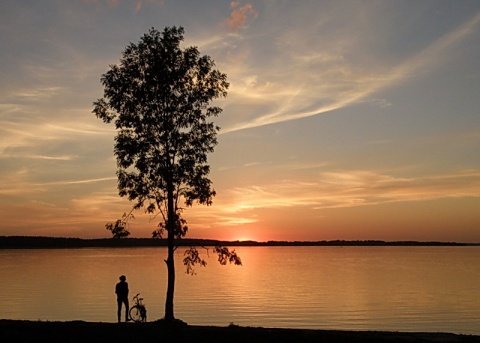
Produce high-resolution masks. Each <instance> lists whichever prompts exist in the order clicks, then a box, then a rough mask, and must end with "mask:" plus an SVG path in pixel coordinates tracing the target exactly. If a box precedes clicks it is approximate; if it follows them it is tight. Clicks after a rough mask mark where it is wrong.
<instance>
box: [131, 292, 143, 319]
mask: <svg viewBox="0 0 480 343" xmlns="http://www.w3.org/2000/svg"><path fill="white" fill-rule="evenodd" d="M139 295H140V293H138V294H137V295H136V296H134V297H133V301H134V302H135V305H133V306H132V308H130V312H129V314H130V319H131V320H133V321H134V322H135V323H141V322H146V321H147V308H146V307H145V305H144V304H143V302H142V301H143V298H139V297H138V296H139Z"/></svg>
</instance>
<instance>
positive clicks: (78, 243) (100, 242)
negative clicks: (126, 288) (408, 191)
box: [0, 236, 480, 249]
mask: <svg viewBox="0 0 480 343" xmlns="http://www.w3.org/2000/svg"><path fill="white" fill-rule="evenodd" d="M177 243H178V246H205V247H207V246H216V245H223V246H230V247H235V246H260V247H262V246H473V245H480V244H479V243H455V242H416V241H395V242H386V241H378V240H365V241H360V240H359V241H344V240H334V241H268V242H255V241H218V240H213V239H182V240H179V241H178V242H177ZM162 246H167V241H166V240H165V239H153V238H122V239H113V238H101V239H82V238H64V237H37V236H0V249H46V248H58V249H65V248H126V247H162Z"/></svg>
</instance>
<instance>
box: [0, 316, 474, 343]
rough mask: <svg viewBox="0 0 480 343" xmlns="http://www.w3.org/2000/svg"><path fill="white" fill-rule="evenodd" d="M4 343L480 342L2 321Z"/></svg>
mask: <svg viewBox="0 0 480 343" xmlns="http://www.w3.org/2000/svg"><path fill="white" fill-rule="evenodd" d="M0 341H1V342H71V343H76V342H102V343H105V342H115V343H123V342H125V343H127V342H128V343H132V342H142V343H149V342H178V343H181V342H189V343H196V342H213V343H214V342H226V343H236V342H247V343H254V342H262V343H264V342H276V343H278V342H325V343H327V342H339V343H340V342H341V343H344V342H372V343H382V342H390V343H392V342H425V343H428V342H480V336H472V335H456V334H450V333H406V332H380V331H334V330H303V329H269V328H254V327H239V326H229V327H213V326H190V325H188V326H187V325H185V326H177V327H169V326H166V325H163V324H161V323H155V322H152V323H145V324H133V323H128V324H126V323H122V324H116V323H92V322H81V321H73V322H45V321H18V320H0Z"/></svg>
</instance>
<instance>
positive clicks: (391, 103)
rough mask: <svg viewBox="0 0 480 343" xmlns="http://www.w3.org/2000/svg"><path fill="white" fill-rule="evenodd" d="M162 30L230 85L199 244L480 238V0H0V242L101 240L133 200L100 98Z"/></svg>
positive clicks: (193, 217) (147, 222)
mask: <svg viewBox="0 0 480 343" xmlns="http://www.w3.org/2000/svg"><path fill="white" fill-rule="evenodd" d="M166 26H183V27H184V28H185V42H184V44H183V46H184V47H187V46H192V45H195V46H197V47H198V48H199V50H200V52H201V54H207V55H210V56H211V57H212V58H213V59H214V60H215V62H216V65H217V67H218V69H219V70H220V71H222V72H224V73H226V74H227V75H228V81H229V82H230V89H229V95H228V97H227V98H226V99H222V100H221V101H218V102H217V103H218V104H219V105H220V106H221V107H222V108H223V109H224V111H223V113H222V114H221V115H220V116H219V117H218V118H217V119H216V123H217V124H218V125H219V126H220V127H221V128H222V130H221V131H220V134H219V136H218V139H219V144H218V146H217V148H216V150H215V152H214V153H213V154H211V155H210V156H209V163H210V165H211V169H212V172H211V180H212V181H213V185H214V188H215V190H216V191H217V196H216V197H215V198H214V202H213V206H210V207H206V206H199V205H195V206H194V207H192V208H188V209H187V210H186V211H185V212H184V213H183V215H184V217H185V219H186V220H187V221H188V224H189V228H190V232H189V237H191V238H212V239H226V240H237V239H253V240H258V241H266V240H334V239H346V240H357V239H358V240H364V239H380V240H389V241H390V240H420V241H431V240H436V241H457V242H480V152H479V148H480V1H478V0H471V1H468V0H455V1H443V0H438V1H428V0H423V1H413V0H412V1H408V0H405V1H371V0H369V1H359V0H352V1H346V0H335V1H323V0H311V1H307V0H278V1H273V0H271V1H269V0H264V1H233V2H231V1H221V0H202V1H197V0H188V1H187V0H163V1H157V0H131V1H127V0H69V1H53V0H42V1H33V0H32V1H27V0H26V1H18V0H2V1H1V2H0V76H1V77H0V219H1V220H0V235H35V236H36V235H42V236H63V237H81V238H102V237H109V232H108V231H106V230H105V223H106V222H108V221H114V220H115V219H117V218H119V217H120V216H121V215H122V213H124V212H128V211H129V210H130V204H129V202H128V201H127V200H126V199H122V198H120V197H119V196H118V192H117V188H116V176H115V172H116V163H115V158H114V156H113V138H114V136H115V130H114V128H113V126H112V125H106V124H104V123H103V122H102V121H101V120H99V119H97V118H96V117H95V115H94V114H92V109H93V106H92V102H93V101H95V100H97V99H98V98H100V97H102V96H103V88H102V85H101V84H100V77H101V75H102V74H103V73H105V72H106V71H107V70H108V66H109V65H110V64H115V63H118V61H119V59H120V57H121V53H122V51H123V50H124V48H125V46H126V45H127V44H129V43H130V42H134V43H136V42H138V41H139V39H140V37H141V36H142V35H143V34H144V33H146V32H147V31H148V30H149V29H150V28H151V27H154V28H156V29H158V30H160V31H162V30H163V28H164V27H166ZM135 216H136V219H135V220H134V221H132V222H131V223H130V230H131V232H132V236H133V237H150V236H151V232H152V231H153V230H154V229H155V226H156V224H157V222H158V218H150V217H149V216H148V215H146V214H143V212H142V211H139V212H137V213H135Z"/></svg>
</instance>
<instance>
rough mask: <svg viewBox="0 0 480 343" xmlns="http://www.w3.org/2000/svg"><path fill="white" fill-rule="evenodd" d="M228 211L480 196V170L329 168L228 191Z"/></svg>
mask: <svg viewBox="0 0 480 343" xmlns="http://www.w3.org/2000/svg"><path fill="white" fill-rule="evenodd" d="M224 193H226V194H225V196H224V197H222V204H221V207H222V208H223V210H224V211H225V213H230V215H229V217H231V215H232V214H233V213H242V212H244V211H251V210H253V209H262V208H263V209H265V208H270V209H271V208H287V207H289V208H293V207H309V208H312V209H324V208H341V207H355V206H365V205H377V204H382V203H391V202H403V201H425V200H434V199H443V198H462V197H480V171H478V170H473V171H461V172H458V173H454V174H444V175H432V176H425V177H416V178H413V177H412V178H402V177H395V176H391V175H386V174H379V173H375V172H372V171H366V170H353V171H338V172H325V173H320V174H319V175H318V180H310V181H298V180H284V181H281V182H274V183H271V184H267V185H262V186H249V187H237V188H234V189H230V190H228V191H227V192H225V191H224Z"/></svg>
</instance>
